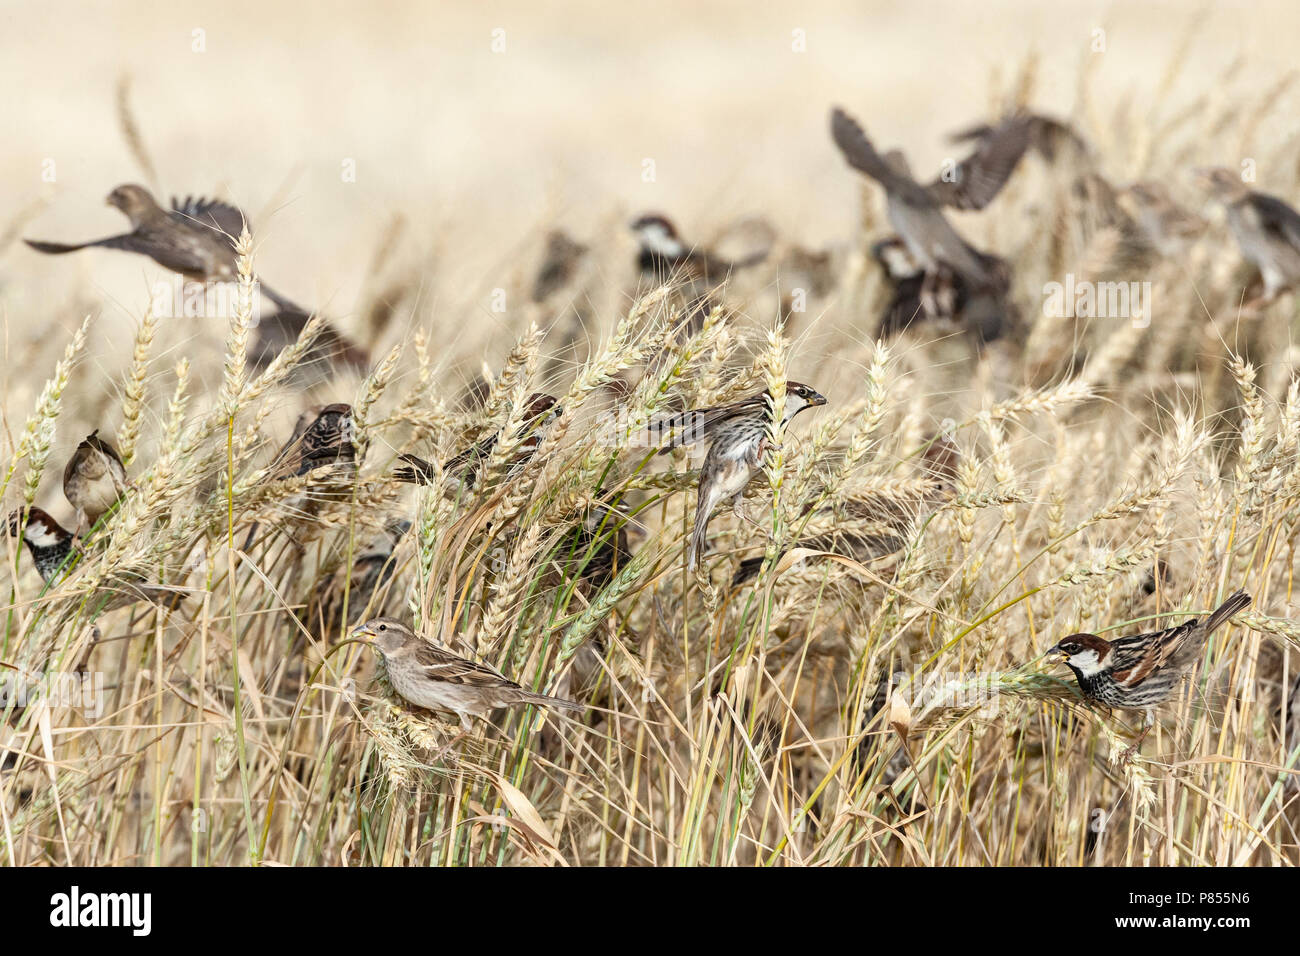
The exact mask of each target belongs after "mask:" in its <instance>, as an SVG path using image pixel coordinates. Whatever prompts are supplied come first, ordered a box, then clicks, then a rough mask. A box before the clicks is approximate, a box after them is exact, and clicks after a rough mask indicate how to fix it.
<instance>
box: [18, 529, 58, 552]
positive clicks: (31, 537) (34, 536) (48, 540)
mask: <svg viewBox="0 0 1300 956" xmlns="http://www.w3.org/2000/svg"><path fill="white" fill-rule="evenodd" d="M23 540H24V541H26V542H27V543H28V544H30V545H32V546H33V547H36V548H50V547H53V546H54V545H56V544H58V543H59V536H58V535H57V534H55V533H54V532H53V531H50V530H48V529H46V528H45V527H44V526H43V525H36V524H29V525H28V526H27V530H26V531H24V532H23Z"/></svg>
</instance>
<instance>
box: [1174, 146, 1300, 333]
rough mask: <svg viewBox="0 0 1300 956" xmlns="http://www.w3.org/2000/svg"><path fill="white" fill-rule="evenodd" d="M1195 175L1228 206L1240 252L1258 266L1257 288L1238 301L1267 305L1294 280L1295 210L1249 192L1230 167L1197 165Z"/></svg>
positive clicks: (1299, 229) (1298, 234)
mask: <svg viewBox="0 0 1300 956" xmlns="http://www.w3.org/2000/svg"><path fill="white" fill-rule="evenodd" d="M1197 178H1198V179H1199V180H1200V183H1201V185H1202V186H1203V187H1204V188H1206V189H1207V190H1208V191H1209V193H1210V195H1211V196H1212V197H1213V198H1214V199H1215V200H1217V201H1218V202H1220V203H1222V204H1223V206H1224V207H1225V208H1226V209H1227V212H1228V226H1229V228H1230V229H1231V230H1232V234H1233V236H1234V237H1235V238H1236V240H1237V246H1238V248H1239V249H1240V250H1241V254H1242V257H1243V258H1245V259H1246V260H1247V261H1248V262H1249V263H1250V264H1251V265H1253V266H1254V267H1255V268H1256V269H1258V270H1259V274H1260V277H1261V278H1262V279H1263V282H1264V290H1263V292H1262V293H1261V294H1260V295H1259V296H1257V297H1256V298H1255V299H1253V300H1252V301H1251V302H1249V303H1247V304H1246V305H1244V306H1243V307H1242V308H1243V309H1248V310H1250V309H1255V308H1259V307H1260V306H1263V305H1267V304H1268V303H1270V302H1272V301H1273V300H1274V299H1276V298H1277V297H1278V296H1279V295H1280V294H1281V293H1283V292H1285V291H1287V290H1289V289H1291V288H1293V287H1294V286H1295V284H1296V282H1297V281H1300V213H1297V212H1296V211H1295V210H1294V209H1292V208H1291V207H1290V206H1289V205H1287V204H1286V203H1285V202H1283V201H1282V200H1281V199H1279V198H1277V197H1276V196H1269V195H1267V194H1265V193H1258V192H1254V191H1253V190H1251V189H1249V188H1247V186H1246V184H1245V183H1244V182H1242V180H1241V177H1240V176H1239V175H1237V174H1236V173H1234V172H1233V171H1232V170H1230V169H1224V168H1223V167H1213V168H1208V169H1200V170H1197Z"/></svg>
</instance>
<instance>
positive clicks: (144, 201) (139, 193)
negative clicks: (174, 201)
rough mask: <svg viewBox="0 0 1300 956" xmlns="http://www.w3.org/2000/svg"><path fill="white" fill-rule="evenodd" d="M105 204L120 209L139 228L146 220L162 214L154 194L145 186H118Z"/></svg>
mask: <svg viewBox="0 0 1300 956" xmlns="http://www.w3.org/2000/svg"><path fill="white" fill-rule="evenodd" d="M105 202H107V203H108V204H109V205H110V206H112V207H113V208H115V209H120V210H121V211H122V213H123V214H124V215H125V216H126V218H128V219H130V220H131V225H133V226H138V225H140V223H142V222H144V221H145V220H146V219H150V218H152V217H153V216H155V215H157V214H158V213H160V212H162V209H161V207H160V206H159V205H158V203H157V201H156V200H155V199H154V198H153V194H152V193H150V192H149V190H147V189H145V188H144V187H143V186H137V185H135V184H134V183H127V184H126V185H123V186H118V187H117V188H116V189H114V190H113V191H112V192H111V193H109V194H108V198H107V199H106V200H105Z"/></svg>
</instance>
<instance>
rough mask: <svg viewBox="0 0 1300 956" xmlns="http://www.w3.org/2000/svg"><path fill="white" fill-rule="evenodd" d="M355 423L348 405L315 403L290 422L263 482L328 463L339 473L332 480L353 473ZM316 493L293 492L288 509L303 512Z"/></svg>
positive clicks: (250, 539)
mask: <svg viewBox="0 0 1300 956" xmlns="http://www.w3.org/2000/svg"><path fill="white" fill-rule="evenodd" d="M355 442H356V423H355V421H354V420H353V418H352V406H351V405H346V404H342V403H338V404H334V405H325V406H320V405H316V406H313V407H312V408H309V409H307V410H306V411H305V412H303V413H302V414H301V415H299V416H298V421H297V422H296V423H295V424H294V426H293V434H292V435H290V436H289V440H288V441H287V442H285V444H284V447H283V448H281V449H280V451H279V453H278V454H277V455H276V456H275V459H274V460H273V461H272V462H271V465H270V468H269V469H268V471H267V473H266V476H265V477H264V478H263V479H262V482H263V483H269V482H276V481H284V480H285V479H286V478H296V477H301V476H302V475H305V474H307V473H308V472H310V471H313V470H315V469H317V468H323V467H326V466H328V465H336V466H339V468H338V471H339V472H340V473H341V475H340V476H333V481H332V483H333V482H336V481H337V480H338V478H339V477H341V476H342V475H346V476H348V477H350V476H352V475H354V474H355V473H356V468H357V460H356V459H357V448H356V445H355ZM319 497H320V496H319V495H318V494H316V493H313V492H310V491H309V492H308V493H307V494H304V495H301V496H294V497H293V498H292V499H291V500H290V501H289V508H290V511H292V512H295V513H305V512H307V511H308V510H309V507H310V505H311V503H312V501H313V500H317V499H318V498H319ZM257 527H258V526H257V523H256V522H254V524H253V526H252V527H251V528H250V529H249V530H248V538H247V539H246V540H245V541H244V550H245V551H247V550H248V549H249V548H250V547H252V544H253V539H254V537H255V536H256V534H257Z"/></svg>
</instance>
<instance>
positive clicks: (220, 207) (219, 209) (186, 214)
mask: <svg viewBox="0 0 1300 956" xmlns="http://www.w3.org/2000/svg"><path fill="white" fill-rule="evenodd" d="M169 215H170V216H171V217H172V218H173V219H175V220H176V221H177V222H181V223H184V224H185V225H187V226H192V225H200V226H207V227H208V228H209V229H215V230H216V231H217V232H219V233H221V234H222V235H223V236H226V237H227V239H228V241H229V242H230V246H231V248H234V245H235V240H236V239H238V238H239V234H240V233H241V232H243V230H244V224H245V223H248V230H249V232H252V231H253V226H252V224H251V223H249V221H248V217H247V216H245V215H244V213H243V212H242V211H241V210H240V209H239V208H238V207H236V206H232V205H230V204H229V203H224V202H219V201H217V200H215V199H204V198H203V197H201V196H186V197H185V198H184V199H183V200H181V199H177V198H176V197H175V196H173V197H172V209H171V212H170V213H169Z"/></svg>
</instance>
